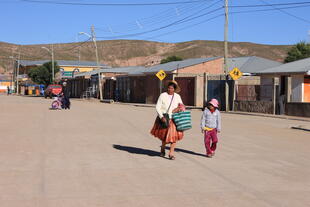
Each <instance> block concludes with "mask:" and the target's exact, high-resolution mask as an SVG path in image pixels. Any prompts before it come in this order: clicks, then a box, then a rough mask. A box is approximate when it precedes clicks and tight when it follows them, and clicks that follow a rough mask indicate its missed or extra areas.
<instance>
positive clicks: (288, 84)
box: [285, 76, 292, 103]
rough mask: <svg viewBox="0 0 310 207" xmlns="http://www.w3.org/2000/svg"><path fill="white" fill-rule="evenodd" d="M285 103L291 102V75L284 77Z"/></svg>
mask: <svg viewBox="0 0 310 207" xmlns="http://www.w3.org/2000/svg"><path fill="white" fill-rule="evenodd" d="M285 95H286V103H289V102H291V96H292V77H289V76H288V77H286V94H285Z"/></svg>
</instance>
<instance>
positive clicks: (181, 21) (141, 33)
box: [98, 6, 223, 39]
mask: <svg viewBox="0 0 310 207" xmlns="http://www.w3.org/2000/svg"><path fill="white" fill-rule="evenodd" d="M222 8H223V7H222V6H221V7H219V8H217V9H214V10H212V11H210V12H206V13H204V14H201V15H198V16H195V17H192V18H190V17H191V16H193V15H190V16H187V17H185V18H183V19H181V20H178V21H175V22H172V23H170V24H167V25H165V26H162V27H158V28H155V29H152V30H148V31H145V32H139V33H134V34H128V35H119V36H109V37H98V38H100V39H111V38H124V37H131V36H139V35H143V34H147V33H151V32H155V31H158V30H162V29H165V28H168V27H171V26H175V25H178V24H181V23H184V22H188V21H191V20H194V19H197V18H200V17H202V16H206V15H208V14H212V13H214V12H216V11H219V10H221V9H222Z"/></svg>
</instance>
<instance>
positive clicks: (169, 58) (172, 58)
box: [160, 55, 183, 64]
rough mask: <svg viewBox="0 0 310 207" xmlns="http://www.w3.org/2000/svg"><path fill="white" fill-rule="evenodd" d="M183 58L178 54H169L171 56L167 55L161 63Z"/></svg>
mask: <svg viewBox="0 0 310 207" xmlns="http://www.w3.org/2000/svg"><path fill="white" fill-rule="evenodd" d="M181 60H183V59H182V58H181V57H177V56H175V55H173V56H169V57H167V58H165V59H162V60H161V61H160V64H164V63H169V62H172V61H181Z"/></svg>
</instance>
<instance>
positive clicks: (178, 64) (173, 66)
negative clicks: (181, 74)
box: [145, 57, 220, 73]
mask: <svg viewBox="0 0 310 207" xmlns="http://www.w3.org/2000/svg"><path fill="white" fill-rule="evenodd" d="M218 58H220V57H211V58H194V59H187V60H182V61H173V62H169V63H165V64H159V65H154V66H151V67H148V68H147V69H146V70H145V73H156V72H158V71H159V70H164V71H165V72H172V71H174V70H177V69H181V68H185V67H189V66H192V65H197V64H200V63H204V62H209V61H212V60H216V59H218Z"/></svg>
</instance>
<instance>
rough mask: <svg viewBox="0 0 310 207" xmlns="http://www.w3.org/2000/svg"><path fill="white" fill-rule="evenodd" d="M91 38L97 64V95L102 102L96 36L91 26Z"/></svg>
mask: <svg viewBox="0 0 310 207" xmlns="http://www.w3.org/2000/svg"><path fill="white" fill-rule="evenodd" d="M91 38H92V41H93V42H94V45H95V53H96V62H97V68H98V86H99V95H100V101H102V100H103V94H102V85H101V75H100V70H99V69H100V64H99V56H98V47H97V42H96V34H95V27H94V26H91Z"/></svg>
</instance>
